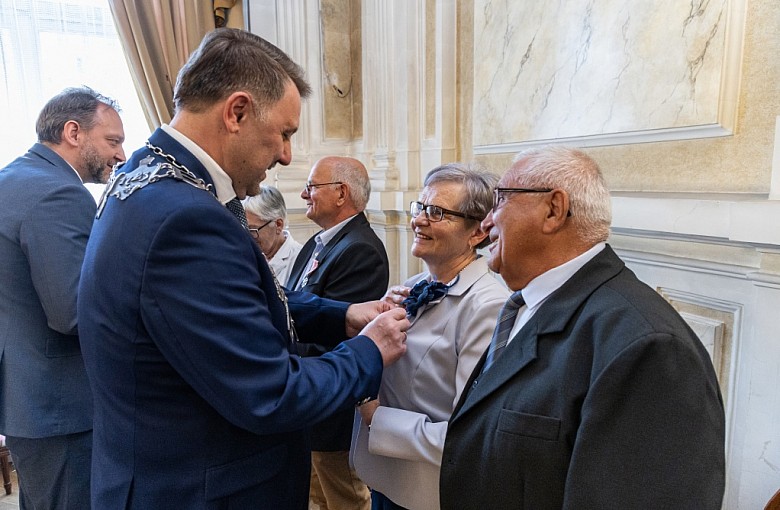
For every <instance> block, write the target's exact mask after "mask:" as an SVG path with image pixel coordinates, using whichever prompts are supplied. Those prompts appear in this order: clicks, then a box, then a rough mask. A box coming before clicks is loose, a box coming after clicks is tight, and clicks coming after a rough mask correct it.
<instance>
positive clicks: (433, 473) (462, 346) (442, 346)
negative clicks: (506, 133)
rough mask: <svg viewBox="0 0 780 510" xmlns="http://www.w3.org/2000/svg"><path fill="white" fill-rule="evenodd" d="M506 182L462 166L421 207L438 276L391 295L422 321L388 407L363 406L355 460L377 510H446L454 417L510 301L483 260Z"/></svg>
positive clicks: (432, 185)
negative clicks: (488, 221) (446, 456)
mask: <svg viewBox="0 0 780 510" xmlns="http://www.w3.org/2000/svg"><path fill="white" fill-rule="evenodd" d="M496 182H497V177H496V176H494V175H492V174H490V173H486V172H480V171H476V170H472V169H470V168H469V167H467V166H465V165H462V164H458V163H452V164H447V165H443V166H440V167H437V168H434V169H433V170H431V171H430V172H429V173H428V175H427V176H426V178H425V187H424V189H423V191H422V193H421V194H420V199H419V201H417V202H412V204H411V215H412V221H411V226H412V230H413V231H414V242H413V244H412V250H411V252H412V255H414V256H415V257H418V258H420V259H422V260H423V261H424V262H425V264H426V266H427V268H428V271H427V272H424V273H421V274H418V275H416V276H414V277H412V278H411V279H409V280H408V281H406V282H405V283H404V284H403V286H400V287H391V288H390V290H389V291H388V293H387V294H386V295H385V299H386V300H387V301H390V302H391V303H395V304H397V305H399V306H400V305H401V304H403V306H405V307H406V311H407V315H408V316H409V318H410V320H411V321H412V326H411V328H409V330H408V331H407V335H408V337H407V341H406V346H407V352H406V354H405V355H404V356H403V357H402V358H401V359H400V360H398V361H397V362H396V363H395V364H393V365H391V366H389V367H386V368H385V371H384V374H383V376H382V386H381V388H380V390H379V400H378V401H374V402H370V403H368V404H364V405H362V406H360V407H358V410H359V416H357V419H359V425H358V426H356V427H355V429H354V431H353V444H352V449H351V455H352V457H353V463H354V465H355V469H356V470H357V473H358V475H359V476H360V478H361V479H362V480H363V481H364V482H366V484H367V485H368V486H369V487H371V488H372V496H371V499H372V509H374V510H389V509H399V508H401V509H403V508H407V509H411V510H417V509H421V510H422V509H425V510H428V509H433V508H439V468H440V465H441V457H442V449H443V447H444V438H445V435H446V433H447V420H448V419H449V418H450V415H451V414H452V411H453V409H454V408H455V405H456V404H457V402H458V399H459V398H460V394H461V392H462V391H463V386H464V385H465V384H466V381H467V380H468V378H469V376H470V375H471V372H472V370H473V369H474V366H475V365H476V364H477V361H479V359H480V357H481V356H482V353H483V352H484V351H485V349H487V347H488V345H489V344H490V338H491V336H492V332H493V328H494V327H495V325H496V317H497V316H498V312H499V310H500V309H501V307H502V306H503V305H504V302H505V301H506V299H507V298H508V296H509V291H508V290H507V289H506V287H505V286H504V285H503V284H502V283H500V282H499V281H498V280H497V279H496V278H495V277H494V276H493V274H492V273H491V272H490V271H489V270H488V268H487V263H486V261H485V259H484V258H483V257H481V256H480V255H478V254H477V248H481V247H483V246H485V245H487V244H488V243H489V239H488V237H487V235H488V234H487V232H484V231H482V229H481V227H480V222H481V221H482V220H483V219H484V218H485V216H486V215H487V213H488V211H489V210H490V209H491V207H492V206H493V187H494V186H495V185H496ZM410 287H411V288H410ZM369 426H370V429H369Z"/></svg>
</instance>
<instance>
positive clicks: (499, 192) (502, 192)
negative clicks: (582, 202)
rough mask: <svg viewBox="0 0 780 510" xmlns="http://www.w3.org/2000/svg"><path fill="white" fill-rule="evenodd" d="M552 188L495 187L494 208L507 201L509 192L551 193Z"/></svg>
mask: <svg viewBox="0 0 780 510" xmlns="http://www.w3.org/2000/svg"><path fill="white" fill-rule="evenodd" d="M551 191H553V189H552V188H494V189H493V210H494V211H495V210H496V209H498V208H499V207H501V205H502V204H503V203H504V202H506V200H507V198H508V197H507V195H508V194H509V193H549V192H551ZM566 216H567V217H568V216H571V209H569V210H568V211H567V212H566Z"/></svg>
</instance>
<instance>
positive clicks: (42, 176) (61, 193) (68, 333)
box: [0, 143, 95, 438]
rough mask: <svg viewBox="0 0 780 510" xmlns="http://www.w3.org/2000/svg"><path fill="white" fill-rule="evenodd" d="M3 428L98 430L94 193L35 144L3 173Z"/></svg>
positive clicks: (46, 433)
mask: <svg viewBox="0 0 780 510" xmlns="http://www.w3.org/2000/svg"><path fill="white" fill-rule="evenodd" d="M0 204H2V207H0V282H2V283H1V284H0V381H1V382H0V433H2V434H4V435H7V436H16V437H27V438H40V437H50V436H58V435H64V434H72V433H76V432H83V431H86V430H89V429H91V428H92V396H91V394H90V390H89V382H88V380H87V373H86V371H85V370H84V361H83V360H82V357H81V349H80V347H79V338H78V336H77V328H76V293H77V291H78V283H79V274H80V273H81V263H82V260H83V259H84V250H85V248H86V245H87V239H88V238H89V232H90V229H91V228H92V219H93V218H94V216H95V200H94V199H93V198H92V195H91V194H90V193H89V191H87V189H86V188H85V187H84V185H83V184H82V182H81V179H80V178H79V176H78V175H77V174H76V172H75V170H73V168H72V167H71V166H70V165H69V164H68V163H67V162H66V161H65V160H64V159H62V157H60V156H59V155H58V154H57V153H56V152H54V151H53V150H51V149H50V148H48V147H47V146H45V145H43V144H40V143H36V144H35V145H33V147H32V148H31V149H30V150H29V152H27V154H25V155H24V156H21V157H19V158H17V159H16V160H15V161H13V162H12V163H11V164H9V165H8V166H7V167H6V168H4V169H3V170H2V171H0Z"/></svg>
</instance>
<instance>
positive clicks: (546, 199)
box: [440, 147, 725, 510]
mask: <svg viewBox="0 0 780 510" xmlns="http://www.w3.org/2000/svg"><path fill="white" fill-rule="evenodd" d="M610 222H611V212H610V195H609V191H608V190H607V187H606V185H605V183H604V180H603V177H602V175H601V171H600V170H599V168H598V165H597V164H596V163H595V162H594V161H593V160H592V159H591V158H590V157H588V156H587V155H586V154H585V153H583V152H582V151H578V150H572V149H567V148H563V147H547V148H542V149H533V150H531V151H528V152H525V153H521V154H519V155H518V156H517V158H516V159H515V162H514V164H513V165H512V167H511V168H510V169H509V171H508V172H507V173H506V175H504V177H503V178H502V179H501V181H500V182H499V187H498V188H496V190H495V199H494V205H493V210H492V211H491V213H489V214H488V216H487V218H485V220H484V221H483V223H482V227H483V229H484V230H486V231H489V232H490V240H491V241H492V244H491V245H490V246H489V247H488V249H489V259H488V265H489V266H490V268H491V269H492V270H494V271H497V272H499V273H500V274H501V276H502V277H503V279H504V281H505V282H506V283H507V285H508V286H509V288H510V289H511V290H513V291H515V293H514V294H513V295H512V296H511V298H510V301H508V302H507V306H506V309H505V310H502V313H501V314H500V319H499V323H498V324H497V326H496V333H495V334H494V337H493V338H494V340H493V341H491V345H490V347H489V348H488V350H487V352H486V354H485V356H483V358H482V360H481V361H480V363H478V364H477V366H476V368H475V370H474V372H473V373H472V376H471V380H470V381H469V383H468V384H467V386H466V388H467V390H466V391H464V392H463V394H462V396H461V399H460V402H459V403H458V405H457V406H456V408H455V411H454V413H453V415H452V417H451V419H450V422H449V426H448V429H447V438H446V441H445V445H444V454H443V458H442V466H441V485H440V493H441V507H442V508H443V509H445V510H455V509H458V510H465V509H482V508H490V509H491V510H501V509H510V508H511V509H533V510H552V509H561V508H564V509H569V510H582V509H597V508H598V509H606V508H620V509H625V510H629V509H636V510H638V509H644V508H669V509H672V508H675V509H678V508H679V509H682V508H685V509H706V510H719V509H720V506H721V500H722V498H723V489H724V477H725V468H724V464H725V460H724V439H725V437H724V428H725V425H724V421H725V420H724V413H723V402H722V400H721V395H720V389H719V387H718V381H717V379H716V376H715V372H714V370H713V367H712V363H711V361H710V358H709V355H708V354H707V351H706V350H705V349H704V347H703V346H702V344H701V342H700V341H699V339H698V338H697V337H696V335H695V334H694V333H693V331H692V330H691V329H690V328H689V327H688V326H687V325H686V323H685V321H683V319H682V318H681V317H680V315H679V314H678V313H677V312H676V311H675V310H674V308H672V307H671V306H670V305H669V303H667V302H666V301H665V300H664V299H663V298H662V297H661V296H659V295H658V294H657V293H656V292H655V291H653V289H651V288H650V287H648V286H647V285H645V284H643V283H642V282H640V281H639V280H638V279H637V278H636V276H635V275H634V273H632V272H631V271H630V270H629V269H627V268H626V267H625V264H624V263H623V262H622V261H621V260H620V259H619V258H618V257H617V255H616V254H615V252H614V251H612V249H611V248H610V247H609V246H608V245H607V244H606V243H605V242H606V239H607V237H608V235H609V228H610ZM507 341H508V343H507Z"/></svg>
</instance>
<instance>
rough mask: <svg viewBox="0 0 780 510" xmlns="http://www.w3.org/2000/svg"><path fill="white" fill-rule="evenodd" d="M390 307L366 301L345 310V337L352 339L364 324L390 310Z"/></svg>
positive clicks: (380, 302) (379, 302)
mask: <svg viewBox="0 0 780 510" xmlns="http://www.w3.org/2000/svg"><path fill="white" fill-rule="evenodd" d="M391 308H393V307H392V305H390V304H389V303H385V302H382V301H367V302H365V303H356V304H354V305H349V308H347V336H348V337H350V338H352V337H354V336H357V334H358V333H360V330H361V329H363V328H364V327H365V326H366V324H368V323H369V322H371V321H372V320H374V318H375V317H376V316H377V315H379V314H380V313H382V312H386V311H387V310H390V309H391Z"/></svg>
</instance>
